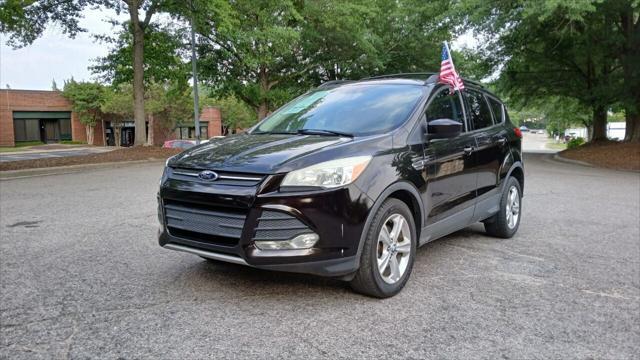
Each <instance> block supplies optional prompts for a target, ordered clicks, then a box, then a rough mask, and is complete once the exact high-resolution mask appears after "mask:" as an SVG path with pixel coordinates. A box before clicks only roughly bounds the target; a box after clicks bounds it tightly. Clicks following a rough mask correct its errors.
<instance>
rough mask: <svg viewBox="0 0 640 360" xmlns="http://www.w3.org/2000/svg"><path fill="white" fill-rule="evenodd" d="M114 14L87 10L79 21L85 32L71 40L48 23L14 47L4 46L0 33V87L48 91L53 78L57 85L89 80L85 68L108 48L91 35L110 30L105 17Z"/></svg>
mask: <svg viewBox="0 0 640 360" xmlns="http://www.w3.org/2000/svg"><path fill="white" fill-rule="evenodd" d="M115 16H116V15H115V13H114V12H111V11H108V10H93V9H87V10H85V11H84V18H83V19H82V20H81V21H80V25H81V27H83V28H85V29H87V30H88V31H87V32H84V33H80V34H78V35H77V36H76V37H75V39H71V38H69V37H67V36H66V35H64V34H63V33H62V30H61V29H60V28H57V27H55V26H49V27H48V28H47V29H46V30H45V32H44V35H43V36H42V37H40V38H38V39H37V40H36V41H35V42H34V43H33V44H31V45H28V46H26V47H24V48H21V49H17V50H13V49H12V48H11V47H9V46H6V40H7V39H6V37H5V36H3V35H0V40H1V41H0V42H1V45H0V87H1V88H3V89H5V88H6V86H7V85H9V86H10V87H11V88H12V89H29V90H51V84H52V81H53V80H54V79H55V81H56V83H57V84H58V87H62V84H63V83H64V80H67V79H70V78H71V77H73V78H74V79H75V80H92V79H93V75H92V74H91V72H90V71H89V69H88V67H89V66H90V65H91V64H92V59H95V58H96V57H99V56H104V55H106V54H107V50H108V49H107V47H106V45H104V44H101V43H99V42H96V41H95V40H94V39H93V38H92V35H91V34H105V33H109V32H111V31H112V28H111V24H109V23H107V22H106V21H105V20H107V19H108V18H110V17H115Z"/></svg>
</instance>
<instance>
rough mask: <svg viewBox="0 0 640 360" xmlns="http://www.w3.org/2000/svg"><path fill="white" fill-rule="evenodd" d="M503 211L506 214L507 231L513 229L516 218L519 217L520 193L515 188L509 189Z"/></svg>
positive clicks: (516, 222)
mask: <svg viewBox="0 0 640 360" xmlns="http://www.w3.org/2000/svg"><path fill="white" fill-rule="evenodd" d="M505 211H506V213H507V214H506V215H507V226H508V227H509V229H513V228H515V227H516V224H518V218H519V217H520V193H519V192H518V189H517V188H516V187H515V186H512V187H511V188H509V194H508V195H507V207H506V209H505Z"/></svg>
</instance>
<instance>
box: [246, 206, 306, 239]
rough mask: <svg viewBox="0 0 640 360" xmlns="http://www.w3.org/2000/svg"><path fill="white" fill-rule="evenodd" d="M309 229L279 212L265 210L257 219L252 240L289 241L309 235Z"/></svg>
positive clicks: (295, 219) (300, 222)
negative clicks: (299, 236) (305, 234)
mask: <svg viewBox="0 0 640 360" xmlns="http://www.w3.org/2000/svg"><path fill="white" fill-rule="evenodd" d="M310 232H312V230H311V229H309V227H308V226H307V225H305V224H304V223H303V222H302V221H300V220H298V219H297V218H295V217H293V216H291V215H289V214H286V213H283V212H279V211H272V210H265V211H263V212H262V216H260V218H258V226H257V227H256V233H255V236H254V238H253V239H254V240H289V239H291V238H293V237H295V236H297V235H300V234H304V233H310Z"/></svg>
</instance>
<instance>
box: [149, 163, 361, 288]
mask: <svg viewBox="0 0 640 360" xmlns="http://www.w3.org/2000/svg"><path fill="white" fill-rule="evenodd" d="M280 181H281V177H280V176H278V175H274V176H267V177H266V178H265V179H264V181H263V182H261V183H260V184H258V185H256V186H246V187H241V186H226V185H219V184H215V183H210V184H206V185H204V184H202V183H199V182H185V181H176V180H172V179H168V180H166V181H165V182H164V183H163V185H162V186H161V189H160V193H159V197H158V200H159V201H158V202H159V208H158V213H159V220H160V222H161V226H160V231H159V243H160V245H161V246H163V247H165V248H168V249H172V250H178V251H184V252H188V253H192V254H195V255H199V256H202V257H205V258H211V259H216V260H220V261H226V262H231V263H236V264H242V265H248V266H251V267H256V268H260V269H267V270H277V271H288V272H297V273H307V274H314V275H320V276H344V275H348V274H351V273H353V272H355V271H356V270H357V267H358V263H359V261H358V256H357V254H358V243H359V240H360V237H361V234H362V231H363V228H364V224H365V221H366V219H367V216H368V214H369V210H370V209H371V207H372V206H373V201H372V200H371V199H370V198H369V197H368V196H367V195H366V194H365V193H363V192H362V191H360V190H359V188H358V187H356V186H355V185H353V184H351V185H349V186H346V187H343V188H339V189H333V190H323V191H307V192H295V193H294V192H280V191H278V184H279V183H280ZM304 232H314V233H316V234H318V236H319V240H318V242H317V243H316V244H315V245H314V247H313V248H310V249H301V250H260V249H259V248H257V247H256V246H255V243H254V242H255V240H256V239H264V238H269V239H275V240H280V239H284V238H286V237H294V236H296V235H299V234H300V233H304Z"/></svg>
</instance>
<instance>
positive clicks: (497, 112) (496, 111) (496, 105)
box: [487, 97, 504, 124]
mask: <svg viewBox="0 0 640 360" xmlns="http://www.w3.org/2000/svg"><path fill="white" fill-rule="evenodd" d="M487 99H488V100H489V105H491V110H492V111H493V118H494V120H495V123H496V124H501V123H502V121H503V120H504V119H503V118H502V104H501V103H500V102H499V101H498V100H496V99H494V98H491V97H487Z"/></svg>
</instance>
